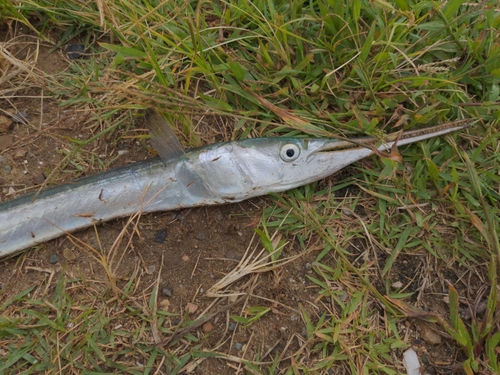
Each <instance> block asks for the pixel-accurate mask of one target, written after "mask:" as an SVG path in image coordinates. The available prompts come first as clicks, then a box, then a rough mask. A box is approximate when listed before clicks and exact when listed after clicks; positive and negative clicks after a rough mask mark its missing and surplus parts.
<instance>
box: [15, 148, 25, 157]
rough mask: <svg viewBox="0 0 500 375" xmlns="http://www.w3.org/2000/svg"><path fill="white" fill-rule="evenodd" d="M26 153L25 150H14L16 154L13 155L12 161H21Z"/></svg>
mask: <svg viewBox="0 0 500 375" xmlns="http://www.w3.org/2000/svg"><path fill="white" fill-rule="evenodd" d="M26 153H27V151H26V150H23V149H21V148H20V149H18V150H16V152H15V153H14V159H16V160H17V159H22V158H24V157H25V156H26Z"/></svg>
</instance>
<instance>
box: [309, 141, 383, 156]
mask: <svg viewBox="0 0 500 375" xmlns="http://www.w3.org/2000/svg"><path fill="white" fill-rule="evenodd" d="M373 142H374V139H368V138H364V139H363V138H360V139H359V140H351V141H338V140H332V141H328V142H325V144H323V145H322V146H320V147H318V149H317V150H315V151H313V152H311V155H314V154H319V153H321V154H324V153H332V152H342V151H352V150H355V149H359V150H361V149H364V148H367V149H372V148H373V146H374V145H373Z"/></svg>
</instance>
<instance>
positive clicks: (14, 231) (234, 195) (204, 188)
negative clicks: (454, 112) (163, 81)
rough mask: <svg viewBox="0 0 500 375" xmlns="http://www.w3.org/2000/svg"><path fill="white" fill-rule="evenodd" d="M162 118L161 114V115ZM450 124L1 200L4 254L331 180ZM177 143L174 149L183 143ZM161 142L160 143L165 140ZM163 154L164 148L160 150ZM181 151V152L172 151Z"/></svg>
mask: <svg viewBox="0 0 500 375" xmlns="http://www.w3.org/2000/svg"><path fill="white" fill-rule="evenodd" d="M157 120H158V119H157ZM466 126H467V125H456V124H444V125H439V126H436V127H432V128H428V129H424V130H422V131H410V132H404V133H402V135H401V136H400V137H399V138H398V139H397V141H396V140H394V139H393V140H391V141H388V142H386V143H384V144H378V143H377V140H376V139H373V138H360V139H358V142H357V143H358V144H359V143H361V144H363V146H358V145H356V144H353V143H351V142H349V141H339V140H335V139H316V138H256V139H247V140H241V141H233V142H227V143H218V144H214V145H210V146H207V147H203V148H199V149H194V150H192V151H188V152H186V153H185V152H184V151H182V152H179V150H175V152H173V153H171V154H170V155H169V156H168V155H167V156H165V155H163V156H164V157H163V160H162V159H160V158H155V159H151V160H147V161H142V162H138V163H135V164H132V165H127V166H123V167H119V168H115V169H113V170H110V171H107V172H103V173H100V174H97V175H93V176H89V177H85V178H81V179H79V180H76V181H75V182H74V183H71V184H66V185H61V186H56V187H52V188H49V189H46V190H44V191H42V192H40V193H39V194H37V195H35V194H30V195H25V196H22V197H19V198H17V199H13V200H11V201H7V202H4V203H0V258H1V257H3V256H7V255H11V254H14V253H16V252H19V251H21V250H24V249H27V248H29V247H31V246H34V245H37V244H41V243H43V242H46V241H48V240H50V239H53V238H56V237H59V236H61V235H63V234H64V233H65V232H74V231H76V230H78V229H82V228H86V227H89V226H92V225H93V224H95V223H98V222H104V221H108V220H112V219H115V218H119V217H125V216H129V215H131V214H134V213H136V212H138V211H141V212H144V213H147V212H154V211H168V210H176V209H182V208H187V207H195V206H205V205H215V204H224V203H235V202H240V201H243V200H245V199H249V198H252V197H256V196H260V195H264V194H268V193H270V192H281V191H285V190H289V189H292V188H295V187H298V186H302V185H305V184H308V183H311V182H313V181H317V180H320V179H322V178H325V177H327V176H329V175H331V174H333V173H335V172H337V171H338V170H340V169H342V168H344V167H345V166H347V165H349V164H351V163H353V162H355V161H357V160H360V159H362V158H364V157H367V156H369V155H370V154H372V153H373V152H374V150H380V151H383V150H388V149H390V148H391V147H392V146H393V145H394V144H395V143H396V144H397V146H401V145H405V144H409V143H413V142H417V141H420V140H424V139H427V138H431V137H435V136H439V135H442V134H446V133H449V132H452V131H456V130H459V129H463V128H464V127H466ZM177 142H178V141H176V142H175V147H174V148H178V146H179V145H180V144H178V143H177ZM160 148H161V146H160ZM160 155H162V153H161V152H160ZM172 155H174V156H172Z"/></svg>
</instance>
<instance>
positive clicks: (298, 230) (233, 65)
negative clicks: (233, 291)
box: [0, 0, 500, 374]
mask: <svg viewBox="0 0 500 375" xmlns="http://www.w3.org/2000/svg"><path fill="white" fill-rule="evenodd" d="M0 9H1V10H2V13H1V14H2V20H3V21H9V20H15V21H17V22H20V23H22V24H24V25H26V26H27V27H29V28H30V29H31V30H34V31H35V32H37V33H39V35H40V36H41V37H42V38H43V39H45V40H49V39H50V38H49V36H48V35H52V36H53V35H58V37H57V38H56V42H54V48H58V47H60V46H65V45H66V44H67V43H69V42H72V41H73V42H74V41H75V40H78V41H83V42H84V43H85V44H86V45H87V46H88V49H87V51H86V52H87V53H89V54H90V56H89V58H88V59H85V60H78V61H77V62H73V63H72V64H71V68H70V70H68V71H66V72H63V73H60V74H58V75H57V76H55V77H54V78H53V79H50V80H47V85H48V86H49V89H50V91H51V92H52V95H53V96H54V98H56V99H57V100H58V101H60V103H61V105H64V106H72V107H76V108H84V109H91V110H92V111H93V113H95V117H96V121H97V119H98V121H99V122H100V123H102V124H103V128H102V129H101V130H100V132H98V133H97V134H96V135H95V136H94V137H93V138H90V139H87V140H77V139H70V140H69V145H70V148H69V150H70V151H68V155H67V157H66V158H65V159H64V161H63V162H62V163H61V166H60V167H61V169H63V170H67V171H70V172H72V171H75V170H78V165H79V164H80V163H97V164H98V165H99V168H106V165H103V163H102V162H101V161H99V160H94V159H92V157H95V155H94V156H93V155H92V154H91V153H90V152H89V151H88V148H87V146H88V145H90V144H91V143H92V142H93V141H94V140H95V139H97V138H99V137H103V136H104V135H106V136H113V135H115V136H116V137H117V136H118V135H117V134H116V130H117V129H120V128H123V127H125V126H127V123H129V122H130V121H129V120H130V119H131V118H132V117H133V116H136V115H137V113H141V111H142V110H143V109H145V108H147V107H149V106H155V107H156V108H158V109H159V110H161V111H162V112H163V113H164V114H165V115H166V118H167V119H168V120H170V122H171V123H172V124H173V126H175V127H176V128H177V129H178V131H179V134H182V141H183V143H184V144H185V145H186V146H187V147H192V146H199V145H201V144H203V142H204V141H205V140H206V135H205V134H203V132H202V131H200V130H199V129H198V127H197V126H198V125H197V122H198V121H199V119H200V118H201V117H203V116H205V118H225V119H229V122H230V125H231V132H229V133H228V134H229V135H228V136H227V138H228V139H229V138H234V139H243V138H246V137H254V136H277V135H285V134H286V135H290V136H304V135H309V136H326V137H330V136H335V135H341V136H353V135H362V134H369V135H374V136H380V135H381V134H383V133H386V132H390V131H392V130H399V129H400V128H404V129H412V128H419V127H424V126H429V125H433V124H437V123H441V122H447V121H454V120H461V119H469V121H470V122H471V123H472V124H473V126H472V127H471V128H469V129H467V130H466V131H464V132H462V134H461V135H452V136H447V137H444V138H440V139H433V140H430V141H427V142H422V143H419V144H417V145H413V146H411V147H408V148H405V149H404V152H403V157H404V158H403V160H404V161H403V163H401V164H398V163H395V162H393V161H391V160H388V159H380V158H376V157H373V158H371V159H370V160H369V161H366V162H362V163H358V164H357V165H356V166H353V167H352V168H350V169H349V172H350V173H349V175H348V177H346V178H344V179H342V180H337V181H336V182H337V183H336V184H335V185H334V186H329V185H328V184H322V183H318V184H313V185H310V186H306V187H303V188H300V189H295V190H293V191H290V192H288V193H287V194H284V195H279V196H278V195H277V196H274V197H273V202H274V205H273V206H272V207H268V208H266V209H265V217H264V220H263V222H264V223H266V224H265V226H263V228H262V230H260V232H259V235H260V237H261V239H262V242H263V244H264V246H265V247H266V248H268V247H270V246H271V247H272V244H271V240H270V236H269V232H268V231H271V230H278V231H281V232H283V234H286V235H287V236H289V238H294V239H295V240H296V241H297V242H298V243H299V244H300V246H301V248H302V249H303V250H304V251H310V250H311V248H312V247H315V249H316V250H315V251H317V253H318V255H317V258H316V261H315V262H314V264H313V267H312V269H313V271H314V272H313V274H312V275H309V276H308V277H309V280H310V281H311V282H312V283H313V284H314V285H315V286H316V288H315V289H314V293H317V302H318V305H321V306H323V308H325V309H330V310H329V311H328V312H325V313H324V314H322V315H320V316H319V317H317V319H313V318H312V317H311V312H310V311H309V310H308V309H307V308H305V307H304V306H302V307H301V308H300V312H301V314H300V315H301V319H302V320H303V322H304V324H305V326H306V328H307V337H306V339H307V343H306V344H305V345H304V348H303V350H301V351H299V352H297V353H296V354H295V355H294V356H293V358H292V359H291V360H289V361H288V362H279V361H278V359H279V358H277V359H276V360H275V361H274V362H273V363H272V364H269V365H263V364H259V360H258V358H256V360H255V361H254V362H247V363H246V366H247V369H248V371H249V372H251V373H275V372H276V373H277V372H278V370H276V369H277V368H279V371H280V373H287V374H296V373H327V371H328V369H330V368H335V367H337V366H341V367H344V368H345V369H346V371H348V372H350V373H377V374H396V373H398V371H402V370H401V368H399V367H397V365H396V364H395V363H394V360H393V355H394V353H395V352H397V351H398V350H400V349H401V348H406V347H408V345H409V344H410V343H409V342H407V341H405V339H404V337H402V334H401V330H400V324H402V322H403V321H405V320H406V319H408V318H409V317H410V318H411V317H415V316H419V317H420V318H421V319H426V320H431V321H433V322H435V323H436V324H437V325H438V326H439V327H441V328H442V330H444V331H446V332H447V333H448V335H449V336H450V337H451V340H452V341H453V342H454V343H455V345H457V347H460V348H462V351H461V358H462V360H461V362H462V367H463V369H464V371H465V372H466V373H468V374H472V373H474V372H476V373H495V372H498V371H500V359H499V354H498V352H497V351H496V349H495V348H497V346H498V343H499V342H500V332H499V330H498V325H499V323H498V308H499V307H498V306H499V305H498V303H497V285H498V271H499V265H500V246H499V241H498V230H499V229H498V228H499V227H500V222H499V221H500V215H499V208H498V207H499V198H500V152H499V141H498V139H499V134H500V126H499V122H500V44H499V40H500V13H499V11H498V6H497V2H496V1H479V2H465V1H460V0H458V1H457V0H451V1H448V2H446V3H444V2H431V1H423V2H422V1H418V2H417V1H393V2H386V1H384V0H376V1H365V0H355V1H327V0H312V1H308V2H303V1H299V0H287V1H263V0H258V1H252V2H249V1H246V0H245V1H243V0H242V1H237V0H234V1H231V0H230V1H219V2H216V1H214V2H203V1H202V2H189V1H150V2H139V1H126V0H114V1H110V2H100V1H99V2H97V1H96V2H92V1H90V2H74V1H68V0H59V1H47V0H38V1H30V0H27V1H23V2H16V3H14V2H11V1H9V0H0ZM49 31H51V34H49ZM54 32H56V34H54ZM263 99H265V100H266V101H267V102H269V103H272V104H274V105H276V106H278V107H279V108H281V110H282V111H281V112H277V111H273V110H270V109H269V106H266V105H265V101H264V100H263ZM292 115H293V116H292ZM294 116H296V117H294ZM209 124H210V122H209ZM228 139H226V140H228ZM57 172H58V171H54V173H57ZM378 252H382V253H383V254H384V257H383V258H376V254H377V253H378ZM413 256H420V257H422V259H425V262H427V263H426V264H427V266H426V267H424V266H422V268H420V269H418V270H416V276H415V277H420V276H422V275H424V274H425V272H426V269H428V268H427V267H430V268H431V269H434V270H439V269H440V267H438V266H435V267H434V266H432V265H436V264H439V265H441V266H443V265H445V266H446V267H450V268H460V269H462V270H464V272H465V273H471V274H473V273H478V274H481V275H482V276H483V281H484V282H485V283H486V284H487V286H488V288H487V292H486V295H489V298H488V306H487V309H486V312H485V313H484V315H483V316H482V317H477V318H476V319H473V320H472V321H471V322H469V323H464V321H463V320H462V319H461V317H460V314H459V313H458V311H459V305H460V301H462V302H463V301H464V300H466V299H467V298H470V296H467V295H459V294H458V293H459V292H458V291H457V289H456V287H453V286H452V285H451V284H450V285H449V286H448V284H446V283H444V281H443V280H435V279H434V280H431V281H432V282H434V283H437V284H439V283H442V287H443V290H447V292H446V293H447V294H448V298H449V316H447V317H444V318H443V317H437V316H434V315H432V314H429V313H427V312H425V311H424V310H422V309H421V307H422V306H418V299H415V298H416V296H417V295H418V294H419V293H418V292H415V291H413V292H412V293H408V292H406V291H405V290H406V287H408V285H410V281H408V285H406V284H405V285H403V287H400V288H394V287H393V286H392V285H393V283H394V281H397V280H395V279H394V277H395V276H394V273H393V270H394V268H395V266H396V265H397V264H401V263H400V262H401V261H402V260H404V259H406V258H405V257H413ZM440 272H441V271H440ZM455 281H456V280H455ZM74 282H80V281H65V280H62V279H60V280H59V281H58V287H57V289H56V292H54V293H53V294H52V295H51V296H50V297H47V299H43V300H42V299H39V300H33V299H30V298H29V297H27V294H26V293H28V292H26V293H25V295H24V296H19V298H17V299H16V300H12V301H10V307H9V306H6V305H4V306H3V307H2V308H0V312H1V313H2V314H4V315H3V316H2V318H1V319H2V320H1V324H0V341H1V340H2V339H3V340H7V341H9V342H10V343H11V344H9V345H10V346H9V350H8V355H7V357H4V358H3V359H4V364H3V365H2V364H0V370H5V369H6V368H11V369H13V371H14V372H19V373H21V371H24V372H25V373H30V372H36V371H49V370H50V369H51V368H53V367H51V366H53V365H54V364H55V363H56V362H57V361H60V362H61V363H60V364H59V365H58V366H59V368H60V369H61V370H62V369H67V368H71V369H73V371H76V372H83V371H86V370H88V371H94V372H102V371H105V370H104V369H106V368H113V369H115V370H117V371H127V372H129V373H148V371H147V370H146V369H145V368H142V369H137V368H134V367H126V368H125V367H123V365H121V364H120V361H119V360H118V359H117V358H116V357H113V356H112V354H111V352H113V353H116V352H114V351H111V350H110V349H109V348H110V347H113V343H114V342H116V336H123V339H127V340H130V342H134V343H139V344H138V346H137V347H134V346H128V347H126V348H122V349H120V350H121V351H119V352H118V354H119V355H123V356H131V357H130V358H134V359H137V361H138V362H140V363H143V364H144V365H145V366H146V368H147V366H148V365H149V364H151V365H152V364H154V363H156V364H157V363H158V362H159V361H160V359H159V358H160V357H161V356H166V358H167V362H166V363H167V364H166V366H167V368H168V369H169V370H170V371H172V373H174V372H175V371H178V370H180V369H181V368H182V367H183V366H184V365H185V364H188V363H191V362H192V361H195V359H196V358H201V357H204V356H210V355H220V356H223V355H222V354H220V353H218V354H214V353H215V352H214V353H206V352H204V351H203V350H201V349H200V347H199V346H196V343H193V344H192V345H193V346H191V347H190V348H189V350H186V351H184V352H180V351H175V352H165V351H163V349H156V348H154V349H153V348H152V347H151V346H147V345H143V343H142V341H141V338H140V337H137V336H134V334H133V333H132V332H130V331H116V332H112V331H110V330H109V327H111V326H112V325H113V324H114V320H116V319H118V318H122V316H120V317H117V316H107V315H106V314H103V310H100V309H103V308H104V307H99V306H97V307H96V306H94V307H92V309H89V310H88V311H87V312H86V313H83V312H75V311H72V310H71V306H73V305H74V301H73V300H72V299H71V297H70V295H69V294H68V292H67V286H68V283H74ZM412 290H413V289H412ZM458 290H461V291H465V290H466V289H464V288H462V289H458ZM443 293H444V292H443ZM100 298H104V297H103V296H100V297H99V298H98V300H99V299H100ZM469 302H470V303H472V302H473V301H469ZM7 303H9V302H7ZM79 304H80V305H81V306H85V302H79ZM13 306H16V308H22V310H16V311H19V312H18V314H17V315H18V318H16V319H12V318H10V317H9V316H10V315H7V314H6V313H7V312H8V311H9V310H8V309H9V308H11V309H12V308H13ZM411 307H413V308H411ZM252 309H253V310H248V312H249V314H248V315H245V316H242V317H236V320H238V321H241V322H243V323H245V324H248V325H251V324H252V323H254V322H255V321H258V320H260V319H264V318H265V315H266V313H267V311H268V310H267V307H261V306H256V307H253V308H252ZM44 314H49V315H50V316H53V317H54V319H51V320H47V319H46V318H44ZM123 314H124V315H123V316H128V315H129V314H131V315H134V316H136V317H139V318H138V319H137V321H139V322H142V323H140V324H143V326H142V328H141V329H149V328H145V327H146V326H147V322H149V321H150V319H152V318H151V316H146V315H144V314H143V312H142V311H140V309H138V308H137V307H136V306H128V305H127V310H126V311H125V312H123ZM158 314H160V313H158ZM141 319H142V320H141ZM156 319H160V320H161V319H164V317H163V316H162V315H161V314H160V315H159V316H157V317H156ZM381 322H384V324H382V323H381ZM70 323H71V324H74V325H75V326H76V327H92V328H91V329H90V330H89V331H88V333H85V334H84V333H83V332H86V331H87V328H79V329H75V330H72V331H70V332H69V333H64V332H65V330H66V329H67V328H66V327H68V324H70ZM165 334H168V332H165ZM138 335H139V336H140V333H138ZM187 340H188V341H189V340H190V338H189V337H188V338H187ZM398 353H399V352H398ZM398 358H399V356H398ZM43 363H45V366H48V367H45V368H43V366H44V365H43ZM2 366H3V367H2ZM9 366H10V367H9ZM107 366H108V367H107ZM28 368H30V369H29V370H27V369H28ZM174 369H176V370H175V371H174ZM0 372H1V371H0ZM88 373H90V372H88Z"/></svg>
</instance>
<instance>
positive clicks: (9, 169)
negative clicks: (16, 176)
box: [3, 164, 12, 174]
mask: <svg viewBox="0 0 500 375" xmlns="http://www.w3.org/2000/svg"><path fill="white" fill-rule="evenodd" d="M3 169H4V171H5V173H7V174H10V172H12V168H11V167H10V165H9V164H7V165H5V166H4V167H3Z"/></svg>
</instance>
